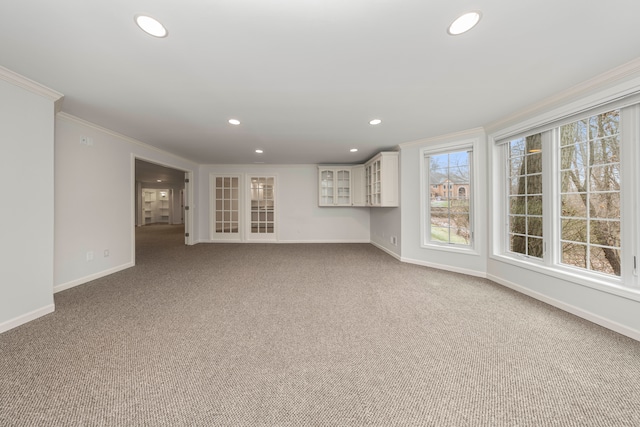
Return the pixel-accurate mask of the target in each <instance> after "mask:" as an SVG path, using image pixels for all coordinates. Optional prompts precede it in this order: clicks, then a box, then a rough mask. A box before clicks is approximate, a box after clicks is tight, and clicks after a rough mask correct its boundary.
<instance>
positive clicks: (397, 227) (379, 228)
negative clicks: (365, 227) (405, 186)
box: [371, 197, 402, 259]
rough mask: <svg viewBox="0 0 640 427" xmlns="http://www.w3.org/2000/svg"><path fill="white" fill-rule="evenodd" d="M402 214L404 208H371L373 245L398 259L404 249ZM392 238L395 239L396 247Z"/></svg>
mask: <svg viewBox="0 0 640 427" xmlns="http://www.w3.org/2000/svg"><path fill="white" fill-rule="evenodd" d="M400 206H402V197H400ZM401 214H402V207H397V208H371V243H372V244H374V245H375V246H377V247H378V248H380V249H382V250H383V251H385V252H387V253H388V254H389V255H391V256H393V257H395V258H397V259H400V258H401V247H402V216H401ZM392 238H395V245H394V244H393V243H392V241H391V239H392Z"/></svg>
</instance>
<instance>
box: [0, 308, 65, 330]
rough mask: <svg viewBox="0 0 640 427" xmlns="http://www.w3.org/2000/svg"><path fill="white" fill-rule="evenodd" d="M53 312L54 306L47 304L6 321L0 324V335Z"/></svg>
mask: <svg viewBox="0 0 640 427" xmlns="http://www.w3.org/2000/svg"><path fill="white" fill-rule="evenodd" d="M54 310H55V305H54V304H49V305H45V306H44V307H42V308H39V309H37V310H33V311H31V312H29V313H25V314H23V315H20V316H18V317H15V318H13V319H10V320H7V321H6V322H2V323H0V334H1V333H3V332H7V331H8V330H9V329H13V328H16V327H18V326H20V325H24V324H25V323H27V322H31V321H32V320H35V319H37V318H38V317H42V316H44V315H45V314H49V313H53V312H54Z"/></svg>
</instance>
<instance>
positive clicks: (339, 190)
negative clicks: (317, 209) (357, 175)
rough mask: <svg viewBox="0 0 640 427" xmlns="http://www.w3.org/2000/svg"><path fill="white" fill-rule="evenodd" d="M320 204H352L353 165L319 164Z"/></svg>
mask: <svg viewBox="0 0 640 427" xmlns="http://www.w3.org/2000/svg"><path fill="white" fill-rule="evenodd" d="M318 178H319V179H318V183H319V186H320V187H319V189H318V196H319V200H318V204H319V205H320V206H351V167H350V166H339V167H334V166H318Z"/></svg>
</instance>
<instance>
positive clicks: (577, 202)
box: [561, 193, 587, 218]
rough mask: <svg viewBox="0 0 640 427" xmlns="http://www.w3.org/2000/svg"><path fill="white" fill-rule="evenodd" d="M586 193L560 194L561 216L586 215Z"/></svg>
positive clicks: (583, 216)
mask: <svg viewBox="0 0 640 427" xmlns="http://www.w3.org/2000/svg"><path fill="white" fill-rule="evenodd" d="M586 201H587V194H586V193H579V194H563V195H562V196H561V212H562V216H570V217H582V218H585V217H586V216H587V206H586Z"/></svg>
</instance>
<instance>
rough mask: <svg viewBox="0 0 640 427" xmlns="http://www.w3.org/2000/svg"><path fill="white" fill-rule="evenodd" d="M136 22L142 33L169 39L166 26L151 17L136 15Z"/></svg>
mask: <svg viewBox="0 0 640 427" xmlns="http://www.w3.org/2000/svg"><path fill="white" fill-rule="evenodd" d="M135 21H136V24H138V27H140V29H142V31H144V32H145V33H147V34H151V35H152V36H154V37H167V35H168V34H169V32H168V31H167V29H166V28H165V27H164V25H162V24H161V23H160V22H158V21H157V20H156V19H154V18H152V17H150V16H146V15H136V16H135Z"/></svg>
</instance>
